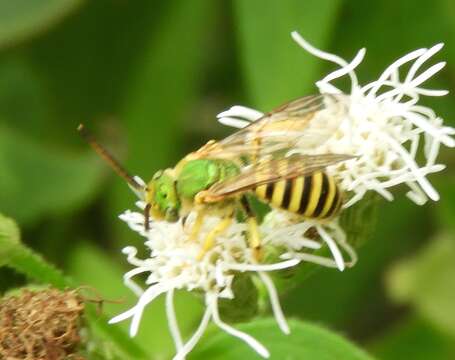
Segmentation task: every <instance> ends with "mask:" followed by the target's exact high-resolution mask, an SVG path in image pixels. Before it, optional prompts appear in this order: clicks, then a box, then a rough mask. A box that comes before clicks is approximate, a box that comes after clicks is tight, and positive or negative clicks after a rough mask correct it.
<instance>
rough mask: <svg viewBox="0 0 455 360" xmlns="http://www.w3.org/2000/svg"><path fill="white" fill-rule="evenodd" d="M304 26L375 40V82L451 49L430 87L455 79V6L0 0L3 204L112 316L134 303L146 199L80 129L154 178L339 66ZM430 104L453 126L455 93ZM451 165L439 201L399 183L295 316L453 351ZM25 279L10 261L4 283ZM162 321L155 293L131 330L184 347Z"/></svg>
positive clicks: (445, 2)
mask: <svg viewBox="0 0 455 360" xmlns="http://www.w3.org/2000/svg"><path fill="white" fill-rule="evenodd" d="M292 30H298V31H299V32H300V33H301V34H302V35H303V36H304V37H305V38H306V39H307V40H309V41H310V42H311V43H313V44H314V45H316V46H317V47H319V48H322V49H325V50H329V51H331V52H334V53H336V54H339V55H341V56H342V57H344V58H347V59H351V58H352V57H353V56H354V55H355V53H356V51H357V50H358V49H359V48H361V47H364V46H365V47H367V55H366V59H365V60H364V64H362V65H361V66H360V68H359V69H358V74H359V77H360V79H361V81H362V82H364V83H365V82H368V81H371V80H373V79H375V78H376V77H377V76H378V74H379V73H380V72H381V71H382V70H383V69H384V68H385V67H386V66H387V65H388V64H390V63H391V62H392V61H393V60H394V59H396V58H397V57H399V56H402V55H403V54H405V53H407V52H409V51H411V50H413V49H416V48H419V47H429V46H431V45H433V44H435V43H438V42H441V41H442V42H445V43H446V47H445V48H444V50H443V51H442V53H441V54H438V55H437V59H435V60H434V61H435V62H436V61H440V60H447V61H448V66H447V67H446V68H445V69H444V70H443V71H442V72H441V73H440V74H438V76H437V77H436V79H434V80H432V81H431V82H430V83H431V84H430V87H439V88H447V89H449V90H452V91H453V89H454V81H455V77H454V76H455V75H454V74H455V41H454V40H455V3H454V2H453V1H451V0H435V1H432V2H429V1H423V0H412V1H411V0H402V1H392V0H383V1H377V2H367V1H362V0H350V1H347V0H345V1H341V0H320V1H315V0H313V1H303V0H300V1H299V0H293V1H292V0H285V1H271V0H267V1H259V0H244V1H241V0H237V1H213V0H192V1H184V0H180V1H175V0H173V1H145V0H136V1H127V0H97V1H84V0H15V1H7V0H0V212H1V213H3V214H5V215H7V216H9V217H12V218H14V219H15V220H16V221H17V222H18V224H19V226H20V227H21V229H22V238H23V239H24V241H25V242H26V243H27V244H28V245H29V246H30V247H32V248H34V249H35V250H37V251H38V252H40V253H41V254H43V256H44V257H45V258H46V259H48V260H49V261H51V262H53V263H55V264H56V265H58V266H59V267H60V268H62V269H64V271H65V272H66V273H67V274H69V275H71V276H72V277H73V278H75V279H77V281H79V282H81V283H85V284H91V285H93V286H95V287H96V288H97V289H99V291H100V292H101V293H102V294H103V296H105V297H106V298H114V299H115V298H124V299H125V302H124V303H123V304H108V305H106V307H105V311H106V312H107V314H108V315H112V314H116V313H118V312H121V311H122V310H124V309H126V308H127V307H128V306H130V305H132V304H133V303H134V298H133V296H131V294H129V293H128V290H127V289H126V288H125V287H124V286H123V285H122V279H121V276H122V274H123V273H124V272H125V271H126V270H127V269H128V266H127V264H126V261H125V259H124V258H123V256H122V255H121V253H120V249H121V248H122V247H123V246H125V245H127V244H131V245H134V246H138V247H140V246H141V244H142V240H141V239H140V237H139V236H138V235H136V234H134V233H132V232H131V231H129V230H128V229H127V228H126V226H125V225H124V224H123V223H122V222H121V221H120V220H119V219H118V218H117V216H118V214H120V213H121V212H122V211H124V210H125V209H127V208H133V206H134V205H133V202H134V200H135V198H134V195H133V194H132V193H131V192H130V191H129V189H128V188H127V186H126V185H125V184H124V182H123V181H122V180H121V179H119V178H117V177H116V176H115V175H113V174H112V172H111V170H110V169H109V168H108V167H107V166H106V165H105V164H104V163H102V162H101V161H100V160H99V159H98V158H97V157H96V155H94V154H93V153H92V152H91V150H90V149H89V148H88V146H87V145H86V144H85V143H84V142H83V141H82V140H81V139H80V138H79V137H78V134H77V133H76V127H77V125H78V124H79V123H80V122H84V123H86V124H87V126H88V127H89V128H91V129H92V130H93V131H94V132H95V133H96V134H97V135H98V138H99V139H100V140H101V142H103V143H104V144H106V146H107V147H108V148H109V149H111V151H112V152H113V153H114V154H115V155H116V156H117V157H118V158H120V159H121V160H122V162H123V163H125V165H126V167H127V168H128V169H130V171H131V172H132V173H134V174H138V175H140V176H141V177H143V178H144V179H149V178H150V177H151V175H152V174H153V173H154V172H155V171H156V170H157V169H159V168H163V167H167V166H172V165H173V164H174V163H175V162H176V161H177V160H178V159H179V158H181V157H182V156H183V155H185V154H186V153H188V152H189V151H191V150H194V149H195V148H197V147H198V146H200V145H202V144H204V143H205V142H206V141H207V140H209V139H210V138H220V137H222V136H225V135H226V134H228V133H229V132H230V131H232V130H231V129H228V128H225V127H223V126H222V125H220V124H218V123H217V122H216V120H215V115H216V114H217V113H218V112H220V111H222V110H224V109H226V108H228V107H229V106H231V105H233V104H243V105H247V106H251V107H256V108H258V109H260V110H263V111H267V110H270V109H272V108H273V107H275V106H277V105H279V104H281V103H283V102H285V101H287V100H289V99H292V98H296V97H299V96H303V95H306V94H311V93H314V92H315V91H316V88H315V86H314V85H313V84H314V81H316V80H318V79H319V78H320V77H321V76H322V75H323V74H325V73H326V72H327V71H329V70H330V69H333V67H330V65H328V64H326V63H323V62H322V61H320V60H318V59H315V58H313V57H311V56H310V55H308V54H306V53H305V52H304V51H303V50H302V49H300V48H299V47H298V46H297V45H296V44H295V43H294V42H293V41H292V40H291V37H290V32H291V31H292ZM424 103H425V104H427V105H430V106H432V107H433V108H434V109H435V111H436V112H437V113H439V114H440V115H441V116H442V117H443V118H444V119H446V123H447V124H448V125H452V126H454V125H455V102H454V101H453V96H452V95H448V96H446V97H445V98H436V99H424ZM440 159H441V162H442V163H445V164H447V165H448V168H447V169H446V170H445V171H444V172H443V173H440V174H437V175H433V176H431V177H430V180H431V181H432V182H433V183H434V184H435V186H436V187H437V189H438V190H439V191H440V193H441V200H440V201H439V202H438V203H428V204H427V205H425V206H423V207H418V206H416V205H414V204H413V203H411V202H410V201H409V200H407V199H406V198H405V196H404V193H402V192H400V191H399V190H398V191H397V194H396V195H397V196H396V198H397V200H396V201H395V202H393V203H385V202H382V203H381V204H380V207H379V209H378V211H377V213H378V220H377V225H376V229H375V231H374V234H373V235H372V236H371V238H370V239H369V240H368V241H367V242H366V244H364V245H363V246H362V247H361V248H360V249H359V257H360V261H359V263H358V265H357V266H356V267H355V268H353V269H350V270H347V271H345V272H344V273H339V272H338V271H335V270H327V269H321V270H320V271H318V272H317V273H316V274H314V275H313V276H312V277H310V278H309V279H308V280H307V281H305V282H304V283H302V284H301V285H300V286H298V287H297V288H296V289H295V290H293V291H292V292H290V293H289V294H287V296H286V297H285V298H283V306H284V309H285V313H286V314H287V315H288V316H289V317H294V318H301V319H305V320H312V321H315V322H317V323H319V324H322V325H324V326H327V327H329V328H331V329H334V330H335V331H337V332H339V333H342V334H344V335H345V336H347V337H349V338H350V339H352V340H353V341H355V342H356V343H358V344H360V346H361V347H363V348H365V349H366V350H367V351H369V352H370V353H371V354H372V355H373V356H376V357H377V358H378V359H387V360H389V359H390V360H394V359H404V358H413V359H453V358H455V345H454V344H455V306H454V304H455V283H454V279H455V261H454V259H455V226H454V219H455V218H454V215H455V187H454V184H455V183H454V179H455V159H454V156H453V153H450V152H449V150H448V149H442V150H441V157H440ZM25 281H26V280H25V278H23V277H22V276H21V275H19V274H17V273H15V272H14V271H12V270H8V269H6V268H1V269H0V290H1V291H6V290H7V289H9V288H11V287H14V286H19V285H21V284H23V283H24V282H25ZM177 307H178V312H179V322H180V324H181V326H182V328H184V332H185V334H189V331H190V330H192V329H194V326H195V324H196V323H197V322H198V321H199V318H200V314H201V309H202V307H201V305H200V304H199V302H198V301H197V300H196V299H194V298H193V297H191V296H188V295H185V294H179V297H178V306H177ZM164 319H165V317H164V311H163V301H162V299H161V300H158V301H157V302H156V303H154V304H153V305H152V306H150V307H149V308H148V309H147V312H146V315H145V319H144V321H143V323H142V325H141V329H140V332H139V335H138V339H137V341H138V343H139V344H140V345H141V346H142V347H143V348H146V349H147V351H148V352H149V353H150V354H151V356H152V358H157V359H158V358H167V357H166V356H169V354H171V353H172V352H173V347H172V344H171V340H170V337H169V335H168V333H167V325H166V324H165V320H164ZM123 326H124V327H125V328H127V326H128V324H123ZM160 356H161V357H160ZM163 356H164V357H163ZM251 358H252V359H253V358H255V357H254V355H253V354H252V355H251Z"/></svg>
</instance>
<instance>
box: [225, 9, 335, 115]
mask: <svg viewBox="0 0 455 360" xmlns="http://www.w3.org/2000/svg"><path fill="white" fill-rule="evenodd" d="M340 3H341V1H338V0H323V1H299V0H286V1H279V2H277V1H271V0H267V1H265V2H264V1H260V0H250V1H242V0H237V1H235V3H234V4H235V14H236V16H237V20H238V27H239V31H238V43H239V45H240V51H241V54H240V55H241V60H242V70H243V73H244V77H245V80H246V89H247V91H248V95H249V97H250V99H251V105H254V106H257V107H258V108H259V109H261V110H263V111H268V110H271V109H272V107H275V106H278V105H279V104H281V103H283V102H286V101H289V100H291V99H294V98H297V97H300V96H302V94H306V93H308V92H312V91H314V87H313V85H312V84H313V82H314V81H316V80H317V69H318V67H319V65H320V61H319V60H318V59H316V58H315V57H313V56H311V55H309V54H306V53H305V52H304V51H302V49H301V48H300V47H299V46H298V45H297V44H295V42H294V41H293V40H292V39H291V37H290V36H289V34H290V33H291V31H294V30H298V31H299V32H301V33H302V35H303V36H304V37H306V38H307V39H308V40H309V41H311V42H312V43H314V44H315V45H316V46H318V47H321V48H324V47H325V46H326V44H327V43H328V40H329V39H330V35H331V32H332V31H333V28H334V25H335V19H336V15H337V13H338V9H339V7H340ZM258 9H260V11H259V10H258Z"/></svg>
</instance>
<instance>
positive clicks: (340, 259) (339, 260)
mask: <svg viewBox="0 0 455 360" xmlns="http://www.w3.org/2000/svg"><path fill="white" fill-rule="evenodd" d="M317 229H318V233H319V235H321V238H322V240H324V241H325V243H326V244H327V246H328V247H329V249H330V252H331V253H332V255H333V259H334V260H335V262H336V264H337V266H338V269H339V270H340V271H343V270H344V267H345V265H344V259H343V255H341V251H340V250H339V249H338V246H337V244H336V242H335V241H334V240H333V239H332V237H331V236H330V235H329V234H328V233H327V232H326V231H325V230H324V229H323V228H322V226H317Z"/></svg>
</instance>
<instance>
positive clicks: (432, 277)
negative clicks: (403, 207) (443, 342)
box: [387, 233, 455, 336]
mask: <svg viewBox="0 0 455 360" xmlns="http://www.w3.org/2000/svg"><path fill="white" fill-rule="evenodd" d="M454 258H455V236H454V234H453V233H442V234H440V235H439V236H437V237H436V238H435V239H434V240H433V241H432V242H431V243H430V244H429V245H427V246H426V247H424V248H423V249H421V250H420V251H419V253H418V254H417V255H415V256H413V257H411V258H409V259H408V260H404V261H402V262H400V263H398V264H397V265H396V266H394V267H393V268H392V270H391V271H390V273H389V276H388V282H387V284H388V289H389V293H390V295H391V296H392V298H393V299H394V300H396V301H397V302H404V303H411V304H413V305H414V307H415V309H416V311H417V312H418V313H419V314H420V315H421V316H422V317H424V318H426V319H428V320H430V321H431V322H432V323H433V324H434V325H436V326H437V327H439V328H440V329H441V330H443V331H446V332H448V333H450V334H452V335H453V336H455V307H454V304H455V287H454V286H453V281H454V279H455V266H454Z"/></svg>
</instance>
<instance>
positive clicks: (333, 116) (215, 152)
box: [195, 94, 347, 160]
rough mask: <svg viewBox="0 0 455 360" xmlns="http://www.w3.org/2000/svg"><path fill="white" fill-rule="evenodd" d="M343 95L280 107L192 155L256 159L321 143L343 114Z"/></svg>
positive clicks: (305, 100) (323, 97)
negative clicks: (250, 157) (252, 157)
mask: <svg viewBox="0 0 455 360" xmlns="http://www.w3.org/2000/svg"><path fill="white" fill-rule="evenodd" d="M343 100H345V95H330V94H324V95H316V96H307V97H303V98H299V99H297V100H294V101H291V102H289V103H287V104H284V105H282V106H280V107H279V108H277V109H275V110H273V111H272V112H270V113H268V114H266V115H264V116H263V117H262V118H260V119H258V120H256V121H254V122H252V123H251V124H250V125H248V126H247V127H245V128H243V129H241V130H239V131H237V132H236V133H234V134H232V135H230V136H228V137H226V138H225V139H223V140H221V141H218V142H210V143H208V144H207V145H205V146H204V147H202V148H201V149H199V150H198V151H197V152H196V153H195V154H196V155H197V157H202V158H219V159H235V158H239V157H242V156H254V158H255V159H256V160H260V159H263V158H265V157H267V156H268V155H271V154H274V153H277V152H280V151H281V152H284V151H285V150H289V149H292V148H296V147H297V148H299V149H301V150H305V149H311V148H315V147H317V146H319V145H321V144H323V143H324V142H325V141H326V140H327V139H328V138H329V137H330V136H331V135H333V133H334V132H335V131H336V129H337V128H338V126H339V124H340V123H341V121H342V120H343V118H344V116H345V115H346V111H347V110H346V109H347V108H346V105H345V104H346V102H345V101H343Z"/></svg>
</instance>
